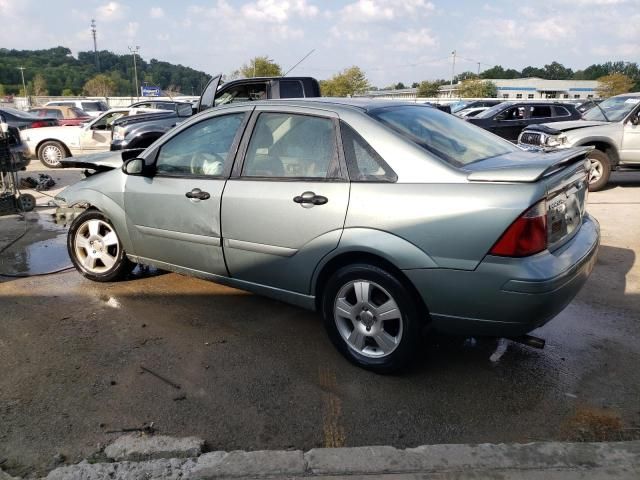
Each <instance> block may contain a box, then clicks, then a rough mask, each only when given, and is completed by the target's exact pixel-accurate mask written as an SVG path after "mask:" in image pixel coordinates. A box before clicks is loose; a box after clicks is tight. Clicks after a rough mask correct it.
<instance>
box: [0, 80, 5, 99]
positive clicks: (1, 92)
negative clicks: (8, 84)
mask: <svg viewBox="0 0 640 480" xmlns="http://www.w3.org/2000/svg"><path fill="white" fill-rule="evenodd" d="M5 95H6V92H5V90H4V85H3V84H1V83H0V97H4V96H5Z"/></svg>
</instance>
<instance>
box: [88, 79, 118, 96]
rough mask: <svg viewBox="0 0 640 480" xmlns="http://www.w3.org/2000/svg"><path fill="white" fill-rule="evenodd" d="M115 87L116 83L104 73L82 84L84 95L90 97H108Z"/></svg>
mask: <svg viewBox="0 0 640 480" xmlns="http://www.w3.org/2000/svg"><path fill="white" fill-rule="evenodd" d="M115 89H116V83H115V82H114V81H113V80H112V79H111V78H109V77H107V76H106V75H104V74H101V73H100V74H98V75H96V76H95V77H93V78H92V79H91V80H89V81H87V83H85V84H84V87H83V89H82V91H83V93H84V94H85V95H89V96H91V97H110V96H111V95H113V93H114V91H115Z"/></svg>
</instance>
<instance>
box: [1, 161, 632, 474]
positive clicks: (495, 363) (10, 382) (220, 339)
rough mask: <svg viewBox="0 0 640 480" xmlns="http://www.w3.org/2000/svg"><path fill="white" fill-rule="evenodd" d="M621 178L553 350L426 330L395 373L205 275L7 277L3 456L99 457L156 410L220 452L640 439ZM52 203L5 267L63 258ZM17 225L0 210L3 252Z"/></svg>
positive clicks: (627, 187) (290, 314) (66, 179)
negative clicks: (352, 359) (590, 266)
mask: <svg viewBox="0 0 640 480" xmlns="http://www.w3.org/2000/svg"><path fill="white" fill-rule="evenodd" d="M38 168H39V166H38V165H37V164H36V165H33V166H31V167H30V171H29V172H28V173H29V174H34V172H36V171H38ZM46 173H52V172H51V171H49V172H46ZM53 175H54V177H56V178H59V179H60V183H61V184H64V183H70V182H72V181H73V180H74V179H76V178H78V176H79V172H78V171H64V172H58V171H56V172H53ZM614 179H615V180H614V182H613V183H612V185H611V188H609V189H608V190H606V191H604V192H600V193H596V194H591V195H590V199H589V200H590V205H589V210H590V212H591V213H592V214H593V215H594V216H595V217H596V218H598V220H599V221H600V223H601V227H602V247H601V250H600V255H599V259H598V263H597V265H596V268H595V270H594V273H593V275H592V277H591V278H590V280H589V281H588V283H587V285H586V286H585V288H584V289H583V290H582V292H581V293H580V294H579V296H578V297H577V298H576V300H574V302H573V303H572V304H571V305H570V306H569V307H568V308H567V309H566V310H565V311H564V312H563V313H562V314H560V315H559V316H558V317H557V318H556V319H554V320H553V321H552V322H551V323H549V324H548V325H546V326H545V327H543V328H541V329H539V330H537V331H536V332H534V333H535V334H536V335H538V336H541V337H544V338H545V339H546V340H547V346H546V348H545V349H544V350H534V349H531V348H529V347H525V346H522V345H519V344H515V343H512V342H508V341H501V342H499V341H497V340H495V339H479V338H478V339H469V338H457V337H443V336H435V335H429V336H426V337H425V339H424V341H423V348H422V351H421V352H420V355H419V356H418V358H417V359H416V362H415V364H414V365H413V366H412V368H411V369H409V371H407V372H405V373H404V374H402V375H396V376H379V375H375V374H372V373H369V372H366V371H363V370H360V369H358V368H356V367H354V366H352V365H350V364H349V363H347V362H346V360H344V359H343V358H342V357H341V356H340V355H339V354H338V353H337V352H336V351H335V349H334V348H333V347H332V345H331V344H330V343H329V341H328V339H327V338H326V336H325V333H324V330H323V327H322V324H321V321H320V319H319V317H318V316H317V315H315V314H313V313H309V312H307V311H304V310H301V309H298V308H295V307H291V306H288V305H285V304H281V303H278V302H275V301H272V300H269V299H265V298H262V297H258V296H255V295H251V294H247V293H244V292H241V291H237V290H233V289H230V288H226V287H222V286H218V285H216V284H213V283H209V282H205V281H202V280H196V279H192V278H187V277H183V276H180V275H176V274H172V273H167V274H161V273H159V272H155V271H136V272H135V274H134V276H133V277H132V278H131V279H130V280H128V281H125V282H121V283H113V284H96V283H92V282H90V281H88V280H85V279H84V278H83V277H81V276H80V275H79V274H77V273H76V272H75V271H70V272H64V273H61V274H56V275H50V276H34V277H29V278H9V277H0V367H1V370H0V371H1V372H2V374H1V375H0V466H1V467H2V468H3V469H5V470H7V471H8V472H9V473H12V474H15V475H17V474H21V475H24V474H36V473H43V472H46V471H47V470H48V469H50V468H52V467H53V457H54V455H56V454H59V453H61V454H63V455H64V456H65V458H66V461H67V462H75V461H79V460H80V459H82V458H86V457H88V456H91V455H94V456H95V458H99V456H96V455H99V454H96V452H98V451H99V450H100V448H101V446H103V445H104V444H106V443H108V442H109V441H110V440H111V439H113V438H115V436H117V435H118V434H117V433H109V432H111V431H114V430H120V429H125V428H136V427H142V426H144V425H148V424H150V423H151V422H153V427H154V428H155V429H156V431H157V432H159V433H162V434H168V435H176V436H187V435H196V436H200V437H202V438H204V439H205V440H206V442H207V447H208V448H209V449H212V450H215V449H223V450H234V449H243V450H258V449H286V448H296V449H309V448H313V447H318V446H329V447H337V446H360V445H393V446H397V447H410V446H416V445H421V444H431V443H467V442H474V443H475V442H477V443H483V442H529V441H535V440H558V439H560V440H577V441H581V440H585V441H590V440H623V439H631V438H640V369H639V368H638V365H640V261H639V260H638V258H637V256H638V252H640V215H639V214H638V209H640V173H633V174H628V173H625V174H615V176H614ZM48 193H50V192H48ZM46 200H47V199H46V197H41V198H39V200H38V203H39V204H41V205H44V204H45V203H46ZM50 214H51V210H50V209H46V208H42V207H39V208H38V213H32V214H30V215H28V217H27V226H28V230H27V234H26V235H25V237H23V238H22V239H21V240H20V241H18V242H17V243H16V244H15V245H13V246H12V247H11V248H10V249H8V250H7V251H6V252H4V253H2V254H0V272H2V273H24V272H30V273H41V272H44V271H49V270H55V269H59V268H61V267H64V266H66V265H67V264H68V258H67V257H66V251H65V248H64V233H65V231H64V229H62V228H60V227H57V226H56V225H55V224H54V223H53V222H52V219H51V216H50ZM24 225H25V223H24V222H23V221H20V220H19V219H17V218H16V217H0V247H1V246H3V245H5V244H6V243H7V242H8V241H9V240H10V239H12V238H15V237H16V236H17V235H18V234H20V233H21V232H22V231H24V228H25V227H24ZM142 366H144V367H146V368H148V369H150V370H152V371H154V372H156V373H158V374H160V375H161V376H163V377H165V378H166V379H168V380H170V381H171V382H172V383H175V384H177V385H179V387H180V388H179V389H178V388H175V387H174V386H172V385H170V384H169V383H167V382H165V381H163V380H162V379H160V378H158V377H156V376H154V375H153V374H151V373H148V372H147V371H144V370H142V369H141V367H142Z"/></svg>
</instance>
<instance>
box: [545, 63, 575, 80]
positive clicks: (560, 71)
mask: <svg viewBox="0 0 640 480" xmlns="http://www.w3.org/2000/svg"><path fill="white" fill-rule="evenodd" d="M544 73H545V75H544V77H543V78H546V79H548V80H567V79H568V78H571V77H572V75H573V70H571V69H570V68H566V67H565V66H564V65H562V64H561V63H558V62H551V63H550V64H549V65H545V66H544Z"/></svg>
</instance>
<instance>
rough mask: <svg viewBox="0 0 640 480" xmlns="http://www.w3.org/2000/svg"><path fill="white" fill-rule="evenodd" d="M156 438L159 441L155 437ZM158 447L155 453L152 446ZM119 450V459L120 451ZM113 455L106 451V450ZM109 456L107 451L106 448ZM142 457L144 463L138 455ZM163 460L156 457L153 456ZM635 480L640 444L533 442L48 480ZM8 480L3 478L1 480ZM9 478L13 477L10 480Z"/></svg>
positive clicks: (234, 455)
mask: <svg viewBox="0 0 640 480" xmlns="http://www.w3.org/2000/svg"><path fill="white" fill-rule="evenodd" d="M156 439H157V437H156ZM113 445H119V446H120V447H122V446H123V445H126V446H127V450H126V452H127V455H130V454H132V452H133V454H134V457H135V455H138V454H139V452H141V451H143V452H144V456H145V457H144V458H153V456H154V455H164V454H166V453H167V452H169V451H172V452H177V454H178V455H184V454H185V453H189V452H192V451H193V450H192V449H193V448H194V446H198V445H199V446H200V448H201V445H202V441H201V440H198V439H195V438H193V437H190V438H188V439H172V438H171V437H162V438H161V440H160V441H156V440H154V437H144V436H138V437H133V436H127V437H126V438H125V439H118V440H116V441H115V442H114V443H113V444H112V445H110V447H112V446H113ZM153 445H157V446H159V450H158V451H152V450H153V449H152V446H153ZM120 447H118V449H115V448H114V449H113V450H114V451H116V450H117V452H118V453H121V452H122V451H123V450H122V449H121V448H120ZM107 449H109V447H107ZM105 452H106V450H105ZM138 458H140V457H138ZM156 458H158V457H156ZM423 475H428V478H437V479H465V478H466V479H479V478H497V479H501V478H518V479H547V478H562V479H573V478H576V479H585V478H603V479H605V478H606V479H625V480H626V479H638V478H640V441H632V442H613V443H561V442H546V443H528V444H479V445H464V444H462V445H455V444H452V445H425V446H421V447H417V448H408V449H404V450H402V449H396V448H393V447H389V446H373V447H356V448H318V449H312V450H309V451H308V452H306V453H303V452H302V451H301V450H293V451H285V450H280V451H278V450H276V451H254V452H245V451H233V452H223V451H217V452H210V453H205V454H201V455H199V456H197V457H193V458H170V459H167V458H158V459H156V460H146V461H137V462H132V461H123V462H114V463H98V464H89V463H87V462H86V461H84V462H82V463H80V464H77V465H71V466H64V467H60V468H57V469H55V470H53V471H52V472H50V473H49V475H48V476H47V477H46V478H47V480H62V479H64V480H70V479H71V480H76V479H77V480H94V479H95V480H98V479H102V478H110V479H114V480H133V479H139V478H145V479H169V480H172V479H188V480H208V479H220V478H333V479H339V478H346V477H349V478H351V479H356V478H366V477H369V478H370V476H378V477H381V476H382V477H386V478H403V479H414V478H424V477H422V476H423ZM2 478H6V477H3V476H2V473H1V472H0V479H2ZM9 478H10V477H9Z"/></svg>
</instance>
